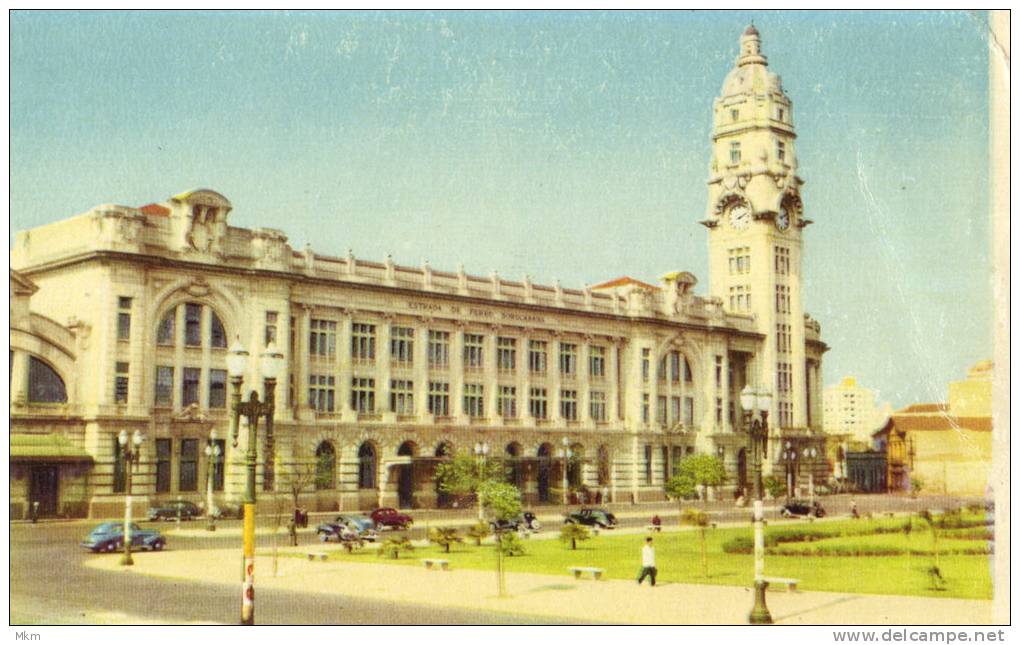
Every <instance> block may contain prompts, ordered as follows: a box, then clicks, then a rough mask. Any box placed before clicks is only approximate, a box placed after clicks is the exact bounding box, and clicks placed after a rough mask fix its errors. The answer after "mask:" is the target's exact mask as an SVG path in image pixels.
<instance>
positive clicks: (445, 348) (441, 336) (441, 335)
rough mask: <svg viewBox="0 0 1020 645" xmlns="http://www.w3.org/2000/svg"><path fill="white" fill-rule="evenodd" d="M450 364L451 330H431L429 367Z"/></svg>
mask: <svg viewBox="0 0 1020 645" xmlns="http://www.w3.org/2000/svg"><path fill="white" fill-rule="evenodd" d="M449 366H450V332H448V331H433V330H429V367H435V368H438V369H446V368H447V367H449Z"/></svg>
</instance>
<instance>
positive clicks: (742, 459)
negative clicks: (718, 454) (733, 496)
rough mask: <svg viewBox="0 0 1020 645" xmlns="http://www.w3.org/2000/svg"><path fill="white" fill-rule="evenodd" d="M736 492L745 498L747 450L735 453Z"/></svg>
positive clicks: (743, 449)
mask: <svg viewBox="0 0 1020 645" xmlns="http://www.w3.org/2000/svg"><path fill="white" fill-rule="evenodd" d="M737 491H738V492H739V493H740V494H741V495H743V496H744V497H745V498H746V497H747V448H741V449H740V452H738V453H737Z"/></svg>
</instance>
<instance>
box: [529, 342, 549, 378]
mask: <svg viewBox="0 0 1020 645" xmlns="http://www.w3.org/2000/svg"><path fill="white" fill-rule="evenodd" d="M546 348H547V343H546V342H545V341H544V340H530V341H528V371H530V372H531V373H532V374H545V372H546Z"/></svg>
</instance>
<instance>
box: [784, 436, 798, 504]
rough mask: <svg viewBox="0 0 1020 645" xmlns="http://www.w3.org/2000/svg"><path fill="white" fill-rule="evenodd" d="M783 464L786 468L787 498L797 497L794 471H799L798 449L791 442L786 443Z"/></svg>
mask: <svg viewBox="0 0 1020 645" xmlns="http://www.w3.org/2000/svg"><path fill="white" fill-rule="evenodd" d="M782 460H783V464H784V465H785V467H786V498H787V499H789V498H791V497H796V495H795V494H794V490H793V485H794V477H793V474H794V471H796V470H797V447H796V446H794V445H793V444H792V443H790V442H789V441H787V442H786V445H785V446H784V450H783V456H782Z"/></svg>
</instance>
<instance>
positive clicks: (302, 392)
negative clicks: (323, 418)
mask: <svg viewBox="0 0 1020 645" xmlns="http://www.w3.org/2000/svg"><path fill="white" fill-rule="evenodd" d="M299 306H300V307H301V310H300V311H301V314H300V316H297V320H296V321H295V322H296V323H297V325H296V326H297V329H296V330H295V341H296V342H295V345H296V352H297V356H295V357H294V360H295V361H296V362H297V366H298V369H297V377H296V380H297V382H296V383H294V398H295V402H296V403H297V406H296V407H297V409H298V411H299V412H300V411H301V410H307V409H308V379H309V377H310V375H311V373H310V372H309V364H310V363H311V361H310V358H311V356H310V355H309V345H308V334H309V333H310V332H311V330H312V308H311V306H310V305H299Z"/></svg>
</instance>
